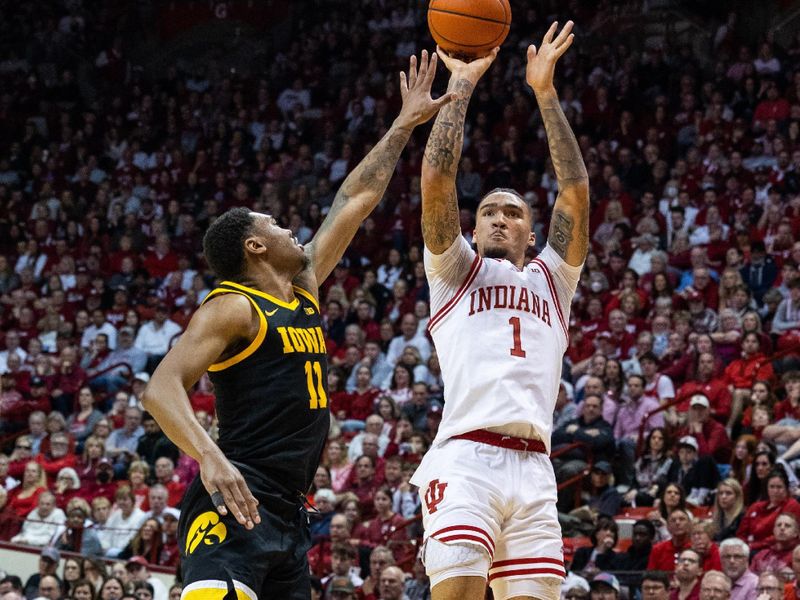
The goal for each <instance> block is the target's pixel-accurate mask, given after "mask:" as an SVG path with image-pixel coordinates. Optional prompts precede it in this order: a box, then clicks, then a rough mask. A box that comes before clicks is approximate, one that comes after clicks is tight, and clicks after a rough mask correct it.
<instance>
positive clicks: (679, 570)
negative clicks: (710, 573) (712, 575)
mask: <svg viewBox="0 0 800 600" xmlns="http://www.w3.org/2000/svg"><path fill="white" fill-rule="evenodd" d="M702 574H703V567H702V565H701V559H700V555H699V554H697V552H695V551H694V550H684V551H683V552H681V553H680V554H679V555H678V560H677V561H675V581H676V582H677V584H678V590H677V591H678V593H677V595H675V594H673V595H672V596H671V598H674V599H676V600H698V598H699V597H700V577H701V576H702Z"/></svg>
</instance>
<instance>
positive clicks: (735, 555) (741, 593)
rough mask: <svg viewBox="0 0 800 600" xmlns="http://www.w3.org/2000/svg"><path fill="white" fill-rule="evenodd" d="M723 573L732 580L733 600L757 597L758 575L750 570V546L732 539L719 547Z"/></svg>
mask: <svg viewBox="0 0 800 600" xmlns="http://www.w3.org/2000/svg"><path fill="white" fill-rule="evenodd" d="M719 556H720V560H721V561H722V572H723V573H725V575H727V576H728V577H729V578H730V580H731V600H750V598H754V597H755V595H756V587H758V575H756V574H755V573H753V572H752V571H751V570H750V569H749V568H748V564H747V561H748V559H749V557H750V546H748V545H747V544H746V543H745V542H743V541H742V540H740V539H739V538H736V537H732V538H728V539H727V540H724V541H723V542H722V543H721V544H720V545H719Z"/></svg>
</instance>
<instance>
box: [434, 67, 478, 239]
mask: <svg viewBox="0 0 800 600" xmlns="http://www.w3.org/2000/svg"><path fill="white" fill-rule="evenodd" d="M474 89H475V85H474V84H473V83H472V82H471V81H469V80H468V79H456V78H453V79H451V80H450V84H449V85H448V86H447V91H448V92H454V93H455V95H456V96H455V99H454V100H453V101H452V102H451V103H450V104H448V105H447V106H445V107H444V108H443V109H442V110H440V111H439V114H438V116H437V117H436V122H435V123H434V124H433V129H432V130H431V135H430V137H429V138H428V144H427V145H426V146H425V156H424V158H423V160H422V237H423V238H424V240H425V245H426V246H427V247H428V248H429V249H430V250H431V251H432V252H434V253H435V254H441V253H442V252H444V251H445V250H447V248H449V247H450V245H451V244H452V243H453V240H455V239H456V237H457V236H458V235H459V234H460V233H461V223H460V221H459V218H458V199H457V198H456V172H457V171H458V161H459V159H460V158H461V146H462V145H463V144H464V119H465V118H466V116H467V106H468V105H469V99H470V97H471V96H472V92H473V90H474Z"/></svg>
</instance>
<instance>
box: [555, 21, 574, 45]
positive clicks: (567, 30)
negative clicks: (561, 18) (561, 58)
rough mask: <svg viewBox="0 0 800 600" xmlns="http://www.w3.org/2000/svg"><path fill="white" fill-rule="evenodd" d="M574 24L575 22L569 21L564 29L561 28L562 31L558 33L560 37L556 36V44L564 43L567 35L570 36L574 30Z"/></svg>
mask: <svg viewBox="0 0 800 600" xmlns="http://www.w3.org/2000/svg"><path fill="white" fill-rule="evenodd" d="M573 25H574V23H573V22H572V21H567V24H566V25H564V29H562V30H561V32H560V33H559V34H558V37H556V39H555V41H554V42H553V43H554V44H555V45H556V46H558V45H560V44H563V43H564V42H565V41H566V39H567V37H569V34H570V33H571V32H572V26H573Z"/></svg>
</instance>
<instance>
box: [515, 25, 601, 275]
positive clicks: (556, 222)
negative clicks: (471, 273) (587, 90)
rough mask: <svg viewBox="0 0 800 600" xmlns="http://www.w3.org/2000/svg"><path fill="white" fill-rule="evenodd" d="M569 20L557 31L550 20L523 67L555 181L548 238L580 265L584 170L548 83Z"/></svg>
mask: <svg viewBox="0 0 800 600" xmlns="http://www.w3.org/2000/svg"><path fill="white" fill-rule="evenodd" d="M572 25H573V23H572V21H568V22H567V24H566V25H565V26H564V28H563V29H562V30H561V32H560V33H559V34H558V35H557V36H556V35H555V33H556V30H557V29H558V23H553V24H552V25H551V26H550V29H549V30H548V31H547V33H546V34H545V36H544V39H543V40H542V44H541V45H540V46H539V48H538V50H537V48H536V46H530V47H529V48H528V66H527V70H526V73H525V76H526V79H527V81H528V85H530V86H531V88H532V89H533V93H534V94H535V95H536V101H537V102H538V103H539V110H540V111H541V113H542V119H543V120H544V128H545V131H546V132H547V143H548V145H549V146H550V156H551V159H552V161H553V168H554V169H555V172H556V180H557V181H558V197H557V198H556V203H555V206H554V207H553V216H552V218H551V220H550V232H549V233H548V235H547V243H548V244H550V246H551V247H552V248H553V250H555V251H556V252H557V253H558V255H559V256H560V257H561V258H562V259H564V260H565V261H566V262H567V264H570V265H572V266H575V267H577V266H580V265H581V264H583V261H584V259H585V258H586V253H587V251H588V249H589V176H588V175H587V173H586V165H585V164H584V162H583V157H582V156H581V151H580V147H579V146H578V142H577V140H576V139H575V134H574V133H572V128H570V126H569V122H568V121H567V118H566V117H565V116H564V111H563V110H561V104H560V103H559V101H558V94H556V88H555V86H554V85H553V73H554V71H555V66H556V62H557V61H558V59H559V58H561V56H562V55H563V54H564V53H565V52H566V51H567V49H568V48H569V47H570V46H571V45H572V40H573V39H574V38H575V36H574V35H573V34H572Z"/></svg>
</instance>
